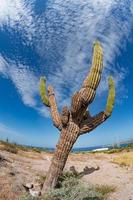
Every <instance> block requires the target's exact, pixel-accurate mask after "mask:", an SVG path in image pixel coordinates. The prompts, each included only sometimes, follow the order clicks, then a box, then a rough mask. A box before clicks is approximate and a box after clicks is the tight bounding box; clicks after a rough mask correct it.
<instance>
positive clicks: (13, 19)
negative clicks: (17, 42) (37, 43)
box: [0, 0, 35, 40]
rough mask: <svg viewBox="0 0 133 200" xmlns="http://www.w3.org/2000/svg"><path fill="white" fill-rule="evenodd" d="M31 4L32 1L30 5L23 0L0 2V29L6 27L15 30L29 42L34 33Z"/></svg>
mask: <svg viewBox="0 0 133 200" xmlns="http://www.w3.org/2000/svg"><path fill="white" fill-rule="evenodd" d="M32 2H33V1H32V0H31V1H30V3H28V2H26V1H25V0H6V1H5V0H0V27H1V28H3V26H4V25H6V26H8V27H11V28H16V29H17V31H18V30H20V31H22V32H23V34H25V36H27V37H28V39H29V40H31V39H32V36H33V35H34V31H35V27H34V21H33V20H34V19H33V17H32V16H33V12H32Z"/></svg>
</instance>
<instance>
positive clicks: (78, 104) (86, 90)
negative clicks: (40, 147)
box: [40, 42, 115, 193]
mask: <svg viewBox="0 0 133 200" xmlns="http://www.w3.org/2000/svg"><path fill="white" fill-rule="evenodd" d="M102 69H103V50H102V46H101V44H100V43H99V42H95V44H94V48H93V60H92V66H91V69H90V72H89V74H88V75H87V77H86V78H85V80H84V82H83V84H82V87H81V88H80V90H79V91H77V92H75V94H74V95H73V96H72V101H71V107H70V108H68V107H67V106H64V107H63V109H62V112H61V113H59V112H58V107H57V104H56V99H55V93H54V89H53V87H52V86H49V87H48V90H46V80H45V79H44V78H41V80H40V95H41V99H42V101H43V104H45V105H46V106H48V107H50V110H51V117H52V120H53V124H54V125H55V126H56V127H57V128H58V129H59V130H60V131H61V136H60V139H59V142H58V144H57V146H56V151H55V154H54V157H53V159H52V163H51V166H50V168H49V171H48V173H47V177H46V181H45V183H44V186H43V193H45V192H47V191H48V189H50V188H54V187H55V186H56V184H57V181H58V178H59V176H60V174H61V173H62V171H63V169H64V166H65V163H66V161H67V158H68V155H69V152H70V151H71V149H72V147H73V145H74V143H75V142H76V140H77V138H78V136H80V135H82V134H85V133H89V132H90V131H92V130H93V129H95V128H96V127H97V126H99V125H100V124H101V123H103V122H104V121H105V120H106V119H107V118H108V117H110V116H111V114H112V110H113V106H114V100H115V84H114V81H113V79H112V77H110V78H109V80H108V83H109V94H108V99H107V104H106V109H105V111H102V112H100V113H98V114H97V115H95V116H91V115H90V113H89V111H88V106H89V105H90V104H91V103H92V102H93V100H94V98H95V95H96V89H97V87H98V85H99V82H100V80H101V74H102Z"/></svg>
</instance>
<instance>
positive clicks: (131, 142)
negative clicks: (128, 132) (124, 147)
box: [120, 140, 133, 144]
mask: <svg viewBox="0 0 133 200" xmlns="http://www.w3.org/2000/svg"><path fill="white" fill-rule="evenodd" d="M120 144H133V140H127V141H122V142H120Z"/></svg>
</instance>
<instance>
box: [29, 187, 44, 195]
mask: <svg viewBox="0 0 133 200" xmlns="http://www.w3.org/2000/svg"><path fill="white" fill-rule="evenodd" d="M29 193H30V195H31V196H32V197H39V196H41V192H40V191H35V190H33V189H29Z"/></svg>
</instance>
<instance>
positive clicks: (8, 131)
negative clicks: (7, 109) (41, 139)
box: [0, 123, 26, 143]
mask: <svg viewBox="0 0 133 200" xmlns="http://www.w3.org/2000/svg"><path fill="white" fill-rule="evenodd" d="M0 137H1V139H7V138H8V139H10V140H12V141H14V140H15V141H17V140H18V141H19V140H21V142H22V143H23V141H25V139H26V138H25V136H24V135H23V134H21V133H18V132H17V131H16V130H15V129H13V128H10V127H8V126H7V125H6V124H3V123H0Z"/></svg>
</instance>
